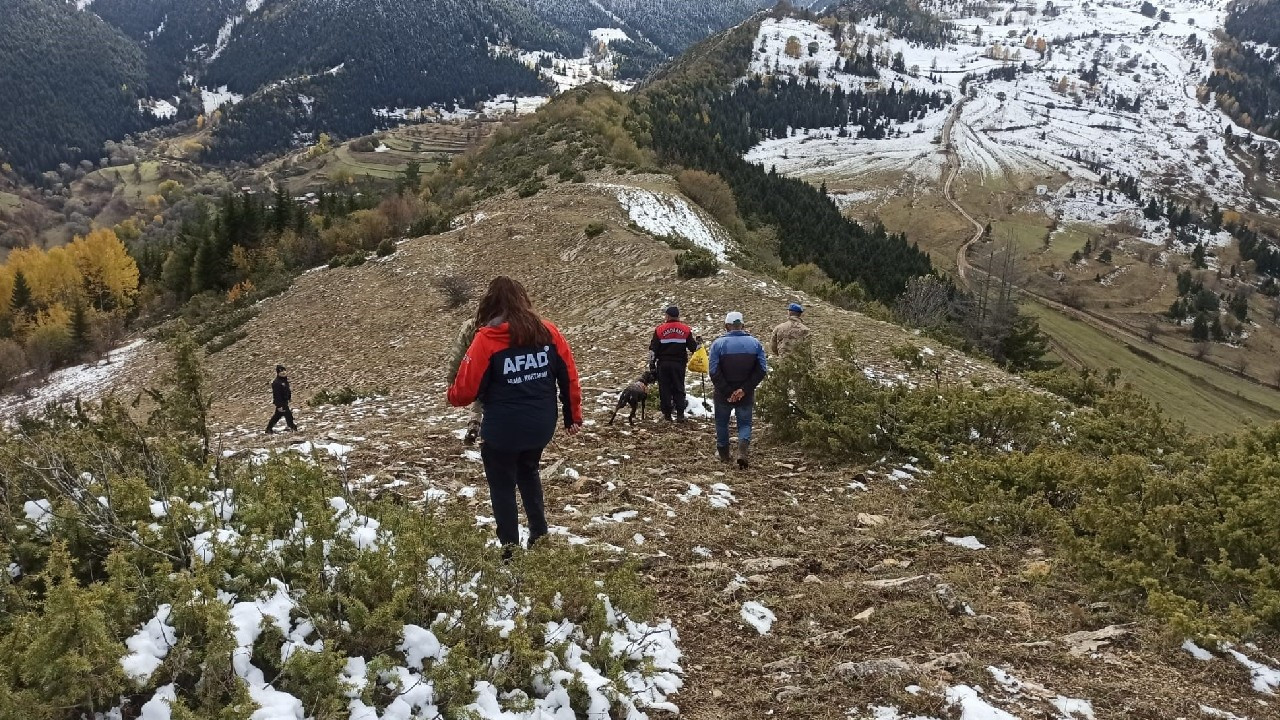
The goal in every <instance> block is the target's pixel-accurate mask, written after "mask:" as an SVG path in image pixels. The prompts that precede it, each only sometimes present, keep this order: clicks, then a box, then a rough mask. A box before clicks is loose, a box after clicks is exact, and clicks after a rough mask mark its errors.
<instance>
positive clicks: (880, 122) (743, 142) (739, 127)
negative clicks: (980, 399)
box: [637, 23, 943, 301]
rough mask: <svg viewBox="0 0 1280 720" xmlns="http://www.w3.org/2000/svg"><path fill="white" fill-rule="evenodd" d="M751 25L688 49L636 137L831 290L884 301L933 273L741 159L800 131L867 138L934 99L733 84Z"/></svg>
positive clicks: (646, 99) (880, 235)
mask: <svg viewBox="0 0 1280 720" xmlns="http://www.w3.org/2000/svg"><path fill="white" fill-rule="evenodd" d="M758 25H759V23H748V24H745V25H744V26H742V27H740V28H736V29H735V30H733V31H731V32H729V33H725V34H722V35H718V36H716V37H714V38H712V39H710V40H707V41H705V42H703V43H701V44H700V45H698V46H696V47H694V48H692V49H691V50H690V51H689V53H688V55H687V56H686V58H684V59H683V60H682V61H681V62H680V63H677V64H675V65H674V66H672V67H671V68H670V69H669V70H668V71H666V72H664V73H663V74H662V76H661V77H659V78H657V79H656V80H655V82H654V83H653V84H652V85H650V86H649V87H648V88H646V90H645V92H644V93H643V94H642V95H641V97H640V98H639V99H638V100H637V106H638V108H637V109H638V111H639V114H640V118H641V128H642V130H643V135H644V137H645V138H647V139H649V140H651V141H652V143H653V147H654V149H655V150H656V151H657V152H658V154H659V156H660V157H661V158H662V159H664V160H666V161H669V162H673V163H678V164H680V165H683V166H685V167H690V168H695V169H698V170H703V171H706V172H710V173H715V174H716V175H719V176H720V177H721V178H723V179H724V181H725V182H727V183H728V185H729V187H730V188H732V190H733V194H734V197H735V199H736V200H737V203H738V206H739V208H740V209H741V210H742V213H743V215H744V216H746V217H748V218H750V219H751V220H752V221H753V222H757V223H760V224H764V225H769V226H772V227H774V228H775V229H776V231H777V237H778V239H779V247H778V252H779V256H780V258H781V260H782V261H783V262H784V263H785V264H787V265H801V264H806V263H813V264H816V265H817V266H818V267H820V268H821V269H822V270H823V271H825V272H826V273H827V274H828V275H829V276H830V277H831V278H833V279H834V280H836V281H837V282H840V283H854V282H856V283H858V284H859V285H860V286H861V287H862V288H864V289H865V290H866V291H867V293H869V294H870V295H871V296H872V297H874V298H877V299H882V300H886V301H888V300H890V299H892V298H894V297H897V296H898V295H899V294H901V293H902V291H903V288H904V287H905V286H906V283H907V281H908V280H909V279H910V278H912V277H916V276H920V275H927V274H929V273H930V272H932V269H933V268H932V263H931V262H930V259H929V257H928V255H926V254H925V253H924V252H922V251H921V250H920V249H919V248H918V247H917V246H916V245H914V244H910V243H908V241H907V239H906V238H905V237H904V236H902V235H898V234H891V233H888V232H886V231H885V228H884V227H883V226H879V225H876V226H873V227H864V226H862V225H860V224H858V223H856V222H854V221H852V220H850V219H849V218H847V217H845V216H844V215H843V214H841V212H840V210H839V209H838V208H837V207H836V205H835V204H834V203H833V202H832V201H831V199H830V198H829V197H828V196H827V195H826V194H825V193H824V192H822V191H820V190H818V189H817V188H814V187H813V186H812V185H810V184H809V183H807V182H804V181H801V180H797V179H794V178H787V177H784V176H781V175H779V174H778V173H777V172H776V171H774V170H773V169H772V168H765V167H761V166H760V165H755V164H752V163H748V162H747V161H746V160H744V159H743V154H744V153H745V152H746V151H747V150H748V149H749V148H750V147H751V146H752V145H753V144H755V143H756V142H758V141H759V140H760V139H761V138H763V137H767V136H769V135H770V134H773V133H784V134H785V132H786V127H787V126H788V125H791V126H792V127H803V126H805V124H807V123H812V124H813V125H814V126H822V125H826V124H828V123H836V122H839V121H840V120H844V121H849V120H856V121H858V122H861V123H863V127H864V128H865V129H868V130H870V131H872V132H880V130H879V128H881V127H883V126H884V125H885V124H887V123H886V122H885V121H886V120H887V119H889V118H894V119H896V118H900V117H901V118H906V117H911V116H913V115H914V114H915V113H917V112H920V111H922V110H923V109H925V108H927V107H934V108H936V107H940V106H941V104H942V103H943V98H942V97H941V96H939V95H937V94H930V93H917V92H915V91H911V92H899V91H898V90H897V89H894V88H891V89H889V90H888V91H886V92H883V93H874V94H864V93H862V92H857V93H850V94H847V93H844V92H828V91H826V90H823V89H822V88H820V87H819V86H817V85H814V86H812V87H810V86H806V85H803V84H797V83H790V82H771V83H765V82H762V81H761V80H760V79H758V78H755V79H749V80H748V81H747V82H746V83H740V82H739V81H738V79H739V78H741V77H743V76H745V75H746V74H747V72H748V67H749V63H750V60H751V54H752V52H753V49H754V48H753V45H752V42H753V40H754V38H755V35H756V32H757V30H758Z"/></svg>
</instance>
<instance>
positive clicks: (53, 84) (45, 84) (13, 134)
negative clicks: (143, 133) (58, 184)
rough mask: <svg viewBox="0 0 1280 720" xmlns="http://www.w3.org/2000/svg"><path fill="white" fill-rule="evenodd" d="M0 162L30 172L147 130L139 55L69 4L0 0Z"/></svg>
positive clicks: (89, 153) (107, 28) (117, 35)
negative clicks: (140, 100)
mask: <svg viewBox="0 0 1280 720" xmlns="http://www.w3.org/2000/svg"><path fill="white" fill-rule="evenodd" d="M0 17H3V18H4V21H3V22H0V68H3V72H0V98H4V101H3V102H0V161H7V162H9V163H10V164H12V165H13V166H14V167H15V168H16V169H18V170H20V171H22V172H24V173H28V174H35V173H37V172H38V171H39V170H44V169H48V168H51V167H53V166H54V165H57V164H58V163H59V162H75V161H76V160H78V159H80V158H82V157H86V156H88V157H91V158H93V159H95V160H96V159H97V158H98V154H97V153H98V152H99V148H101V146H102V143H103V141H104V140H107V139H109V138H119V137H122V136H124V135H125V134H126V133H130V132H134V131H136V130H138V129H140V128H142V127H143V126H144V124H143V120H142V116H141V114H140V113H139V111H138V98H139V97H144V96H145V93H146V87H145V85H146V74H145V71H144V67H143V56H142V53H141V52H139V51H138V49H137V47H135V46H134V45H133V44H132V43H130V42H129V41H128V39H127V38H125V37H124V36H123V35H122V34H120V32H119V31H117V30H115V29H113V28H112V27H111V26H109V25H107V24H106V23H104V22H102V21H101V20H99V19H98V18H97V17H95V16H93V15H90V14H86V13H81V12H79V11H77V10H76V8H75V6H74V5H70V4H67V3H64V2H50V1H48V0H0Z"/></svg>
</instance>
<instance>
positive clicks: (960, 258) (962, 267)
mask: <svg viewBox="0 0 1280 720" xmlns="http://www.w3.org/2000/svg"><path fill="white" fill-rule="evenodd" d="M967 102H969V98H967V97H966V98H964V99H963V100H961V101H960V102H958V103H956V104H955V106H954V107H952V109H951V114H950V115H948V116H947V122H946V123H945V124H943V126H942V146H943V148H944V149H945V150H946V153H947V164H946V166H945V167H944V168H943V171H942V174H943V175H944V176H945V180H944V181H943V183H942V195H943V197H945V198H946V199H947V202H948V203H950V204H951V207H953V208H955V210H956V212H958V213H960V214H961V215H963V216H964V219H965V220H968V221H969V222H970V223H971V224H972V225H973V227H974V233H973V237H971V238H969V239H968V240H967V241H965V243H964V244H962V245H961V246H960V249H959V250H957V251H956V271H957V272H958V274H959V275H960V282H961V283H962V284H963V285H964V286H965V287H969V267H970V265H969V248H970V247H972V246H973V244H974V243H976V242H978V241H979V240H981V239H982V234H983V231H984V228H983V226H982V223H980V222H978V221H977V220H974V219H973V216H972V215H970V214H969V211H967V210H965V209H964V208H963V207H961V206H960V203H958V202H956V199H955V194H954V193H953V192H952V185H953V183H955V180H956V177H957V176H958V175H959V174H960V153H959V152H957V151H956V147H955V142H954V141H953V140H952V137H951V133H952V129H953V128H954V126H955V124H956V122H957V121H958V120H959V119H960V114H961V113H962V112H964V104H965V103H967Z"/></svg>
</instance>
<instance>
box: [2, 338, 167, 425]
mask: <svg viewBox="0 0 1280 720" xmlns="http://www.w3.org/2000/svg"><path fill="white" fill-rule="evenodd" d="M145 344H146V341H145V340H142V339H139V340H134V341H133V342H131V343H129V344H128V345H125V346H124V347H120V348H117V349H115V350H112V351H111V352H110V353H108V354H107V357H106V359H104V360H102V361H100V362H96V363H90V364H87V365H77V366H75V367H69V368H65V369H63V370H58V371H57V372H54V373H53V374H52V375H50V376H49V379H48V381H46V382H45V384H44V385H41V386H40V387H38V388H36V389H35V390H33V391H32V392H31V393H30V397H16V396H14V397H5V398H0V418H5V419H8V420H12V419H14V418H16V417H17V416H19V415H23V414H26V413H31V412H38V411H40V410H43V409H44V408H45V406H47V405H49V404H51V403H52V404H58V403H63V402H67V401H70V400H73V399H75V398H81V399H84V400H93V399H96V398H97V397H99V396H100V395H102V394H104V393H105V392H106V391H107V389H108V388H109V387H110V386H111V384H112V382H113V381H114V380H115V378H116V376H117V375H118V374H119V373H120V371H121V370H123V369H124V367H125V366H126V365H128V363H129V361H130V360H132V359H133V358H134V356H135V355H137V354H138V351H139V350H141V349H142V347H143V345H145Z"/></svg>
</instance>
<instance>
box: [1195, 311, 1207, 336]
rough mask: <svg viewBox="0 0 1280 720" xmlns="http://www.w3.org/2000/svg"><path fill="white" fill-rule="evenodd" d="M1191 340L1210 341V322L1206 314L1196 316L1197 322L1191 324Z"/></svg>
mask: <svg viewBox="0 0 1280 720" xmlns="http://www.w3.org/2000/svg"><path fill="white" fill-rule="evenodd" d="M1191 339H1192V340H1194V341H1195V342H1207V341H1208V340H1209V321H1208V319H1206V318H1205V315H1204V313H1200V314H1199V315H1196V319H1195V322H1193V323H1192V324H1191Z"/></svg>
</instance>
